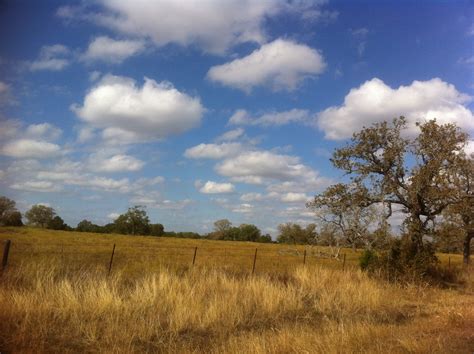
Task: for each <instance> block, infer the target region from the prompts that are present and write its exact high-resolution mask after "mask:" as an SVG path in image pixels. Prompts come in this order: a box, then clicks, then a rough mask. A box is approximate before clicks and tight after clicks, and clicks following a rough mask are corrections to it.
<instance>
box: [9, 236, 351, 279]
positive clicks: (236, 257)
mask: <svg viewBox="0 0 474 354" xmlns="http://www.w3.org/2000/svg"><path fill="white" fill-rule="evenodd" d="M277 247H278V248H276V247H273V248H270V247H268V246H267V247H255V246H254V247H249V246H248V245H246V247H237V246H234V247H229V248H225V247H215V246H206V245H203V246H181V247H172V246H171V247H170V246H160V245H153V246H150V245H142V244H133V243H130V244H122V245H119V244H116V243H113V244H112V243H110V244H105V243H101V244H94V245H93V244H61V243H51V242H49V243H38V244H34V243H30V244H25V243H16V242H11V241H10V240H7V241H5V242H4V247H3V259H2V270H3V269H5V268H6V267H7V265H8V264H9V263H11V264H12V265H13V266H16V265H18V264H20V263H23V264H24V263H29V262H30V263H31V262H33V263H34V262H37V263H38V262H43V263H44V262H46V263H48V262H49V263H55V264H58V265H63V266H68V267H71V266H78V267H79V266H85V265H98V266H101V267H104V268H105V270H106V272H107V274H111V273H112V272H113V270H114V269H116V268H118V269H121V270H125V271H127V272H140V271H141V272H143V271H144V270H145V269H153V268H157V267H160V266H163V265H165V266H175V267H176V266H177V267H217V268H227V269H234V270H243V271H246V272H249V273H252V274H254V273H256V272H267V271H272V272H275V271H276V272H278V271H284V270H288V269H290V268H294V267H296V266H301V265H302V266H311V265H315V264H320V265H325V266H328V267H331V268H338V269H342V270H345V269H346V268H347V266H348V265H347V264H346V254H339V256H338V257H337V258H335V257H333V258H330V257H329V256H327V257H324V256H322V252H321V251H320V250H316V249H312V248H311V247H308V248H304V249H301V247H300V248H291V247H288V248H285V247H282V246H277ZM356 257H357V255H356ZM352 266H354V264H352Z"/></svg>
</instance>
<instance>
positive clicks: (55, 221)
mask: <svg viewBox="0 0 474 354" xmlns="http://www.w3.org/2000/svg"><path fill="white" fill-rule="evenodd" d="M47 228H48V229H51V230H67V229H69V226H68V225H66V224H65V223H64V220H63V219H62V218H61V217H60V216H58V215H56V216H55V217H54V218H52V219H51V220H50V221H49V222H48V225H47Z"/></svg>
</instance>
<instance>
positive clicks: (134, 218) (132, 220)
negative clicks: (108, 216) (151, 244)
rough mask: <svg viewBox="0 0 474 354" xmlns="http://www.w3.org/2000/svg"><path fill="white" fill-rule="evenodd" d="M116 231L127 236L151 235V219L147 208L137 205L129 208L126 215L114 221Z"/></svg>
mask: <svg viewBox="0 0 474 354" xmlns="http://www.w3.org/2000/svg"><path fill="white" fill-rule="evenodd" d="M114 225H115V230H116V231H117V232H118V233H121V234H127V235H148V234H149V233H150V219H149V218H148V215H147V213H146V210H145V207H143V206H140V205H136V206H134V207H131V208H128V211H127V212H126V213H125V214H122V215H120V216H119V217H118V218H117V219H115V221H114Z"/></svg>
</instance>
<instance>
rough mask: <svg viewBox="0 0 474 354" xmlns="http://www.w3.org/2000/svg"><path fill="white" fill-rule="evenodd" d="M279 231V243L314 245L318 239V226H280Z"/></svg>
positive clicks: (287, 224) (289, 224)
mask: <svg viewBox="0 0 474 354" xmlns="http://www.w3.org/2000/svg"><path fill="white" fill-rule="evenodd" d="M278 231H279V234H278V236H277V242H278V243H290V244H295V245H296V244H314V243H315V241H316V239H317V237H318V233H317V232H316V224H309V225H307V226H306V227H305V228H303V227H302V226H301V225H299V224H295V223H286V224H280V225H278Z"/></svg>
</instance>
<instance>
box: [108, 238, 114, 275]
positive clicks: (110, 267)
mask: <svg viewBox="0 0 474 354" xmlns="http://www.w3.org/2000/svg"><path fill="white" fill-rule="evenodd" d="M114 254H115V243H114V248H112V255H111V256H110V263H109V273H108V274H107V275H110V272H111V271H112V262H113V261H114Z"/></svg>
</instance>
